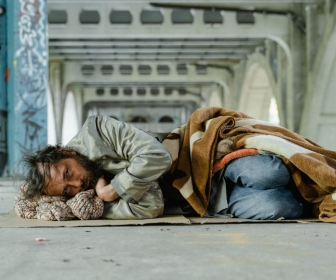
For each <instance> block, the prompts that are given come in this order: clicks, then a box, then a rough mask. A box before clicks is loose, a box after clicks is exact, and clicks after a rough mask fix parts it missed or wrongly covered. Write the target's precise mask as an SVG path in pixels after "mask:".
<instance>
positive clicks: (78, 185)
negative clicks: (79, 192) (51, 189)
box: [68, 179, 83, 188]
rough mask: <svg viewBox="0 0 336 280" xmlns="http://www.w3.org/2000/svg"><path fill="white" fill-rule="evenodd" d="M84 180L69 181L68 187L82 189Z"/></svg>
mask: <svg viewBox="0 0 336 280" xmlns="http://www.w3.org/2000/svg"><path fill="white" fill-rule="evenodd" d="M82 184H83V182H82V180H81V179H72V180H69V181H68V185H71V186H73V187H76V188H81V187H82Z"/></svg>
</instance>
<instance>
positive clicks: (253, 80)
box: [238, 63, 280, 124]
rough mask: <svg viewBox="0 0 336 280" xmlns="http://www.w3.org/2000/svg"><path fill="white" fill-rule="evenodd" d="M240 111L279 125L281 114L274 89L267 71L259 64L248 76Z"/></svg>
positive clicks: (254, 65)
mask: <svg viewBox="0 0 336 280" xmlns="http://www.w3.org/2000/svg"><path fill="white" fill-rule="evenodd" d="M238 110H239V111H241V112H244V113H245V114H247V115H249V116H251V117H253V118H256V119H260V120H263V121H268V122H271V123H273V124H279V123H280V120H279V112H278V106H277V103H276V99H275V97H274V92H273V88H272V86H271V82H270V79H269V76H268V74H267V72H266V70H265V69H264V68H263V67H262V66H261V65H260V64H259V63H255V64H253V65H252V66H251V67H250V68H249V69H248V72H247V74H246V77H245V80H244V82H243V87H242V93H241V96H240V102H239V107H238Z"/></svg>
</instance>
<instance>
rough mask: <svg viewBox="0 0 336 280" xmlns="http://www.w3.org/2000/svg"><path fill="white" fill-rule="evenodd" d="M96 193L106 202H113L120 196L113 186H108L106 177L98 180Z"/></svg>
mask: <svg viewBox="0 0 336 280" xmlns="http://www.w3.org/2000/svg"><path fill="white" fill-rule="evenodd" d="M95 190H96V193H97V195H98V197H99V198H100V199H101V200H103V201H106V202H111V201H113V200H115V199H117V198H118V197H120V196H119V194H118V193H117V192H116V191H115V189H114V188H113V187H112V185H111V184H107V182H106V180H105V179H104V177H100V178H99V179H98V182H97V184H96V186H95Z"/></svg>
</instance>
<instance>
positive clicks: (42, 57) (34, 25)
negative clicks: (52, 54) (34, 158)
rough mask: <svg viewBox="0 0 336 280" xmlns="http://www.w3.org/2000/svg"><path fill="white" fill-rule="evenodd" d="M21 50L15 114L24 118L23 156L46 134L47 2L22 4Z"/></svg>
mask: <svg viewBox="0 0 336 280" xmlns="http://www.w3.org/2000/svg"><path fill="white" fill-rule="evenodd" d="M18 27H19V47H18V49H17V51H16V52H15V59H16V61H17V65H16V68H17V72H16V75H18V76H17V81H18V83H19V86H18V92H17V94H18V96H19V100H17V101H16V104H15V110H16V111H17V113H19V114H20V117H22V124H23V126H24V129H23V133H24V136H23V137H22V138H21V139H20V140H19V141H20V143H19V142H18V144H19V146H20V147H21V151H22V152H23V153H25V152H27V151H29V150H31V149H32V148H35V147H37V146H38V145H39V144H40V143H39V142H40V139H41V138H43V137H44V136H43V135H42V134H43V133H44V134H45V129H44V127H45V125H46V124H47V122H46V109H47V94H46V92H47V83H48V81H47V74H46V73H47V66H48V53H47V37H46V34H47V30H46V28H47V27H46V14H45V0H20V18H19V22H18Z"/></svg>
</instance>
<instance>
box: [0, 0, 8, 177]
mask: <svg viewBox="0 0 336 280" xmlns="http://www.w3.org/2000/svg"><path fill="white" fill-rule="evenodd" d="M0 6H1V7H2V8H0V9H1V11H0V176H3V175H4V170H5V166H6V163H7V143H6V142H7V140H6V134H7V133H6V132H7V86H6V85H7V83H6V64H7V63H6V59H7V54H6V53H7V51H6V50H7V38H6V29H7V26H6V12H5V11H6V1H5V0H0ZM1 12H3V13H2V14H1Z"/></svg>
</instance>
